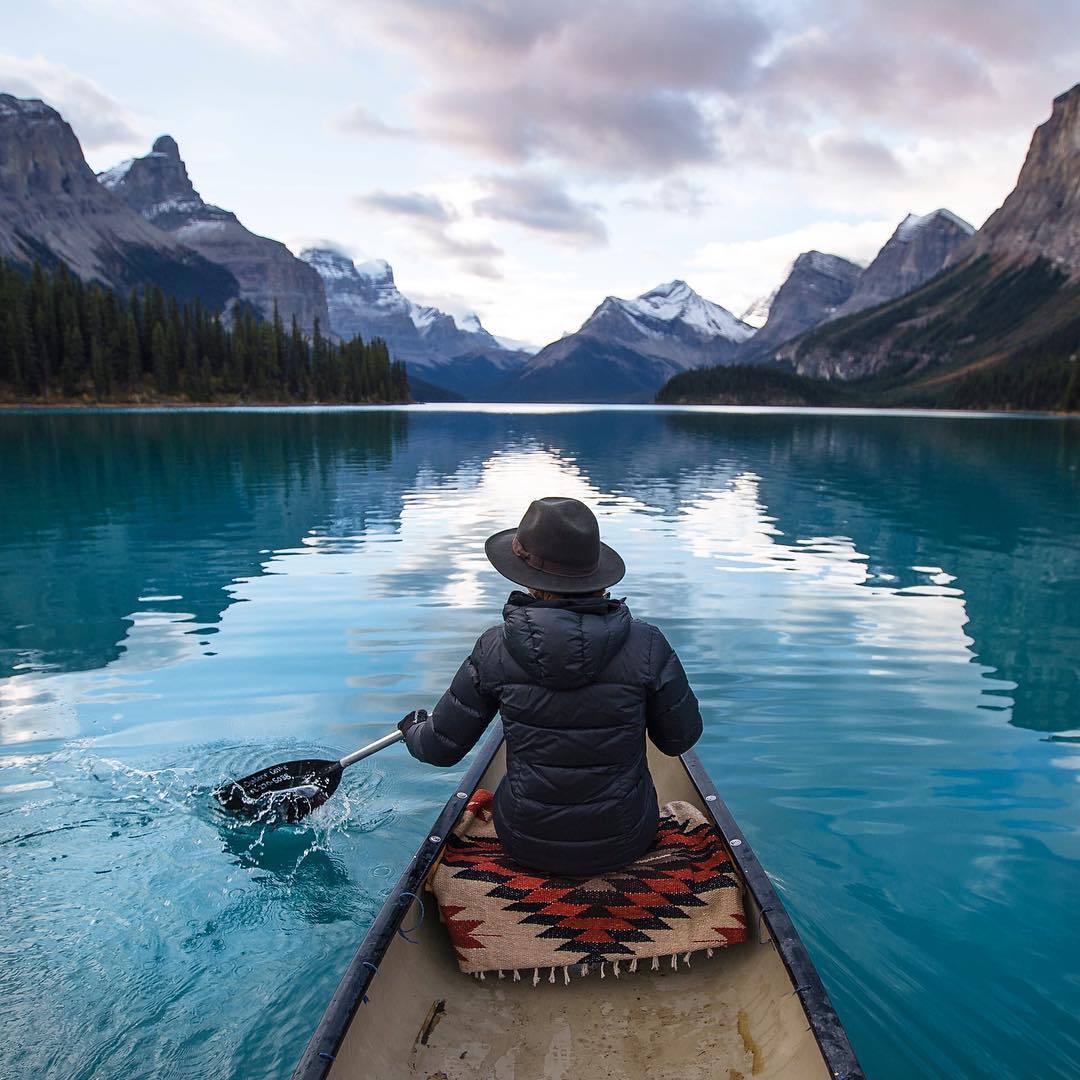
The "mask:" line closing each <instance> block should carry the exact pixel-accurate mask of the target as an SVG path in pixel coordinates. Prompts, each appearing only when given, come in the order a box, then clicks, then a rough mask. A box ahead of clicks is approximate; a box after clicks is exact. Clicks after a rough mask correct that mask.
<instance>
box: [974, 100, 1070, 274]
mask: <svg viewBox="0 0 1080 1080" xmlns="http://www.w3.org/2000/svg"><path fill="white" fill-rule="evenodd" d="M971 253H972V254H975V255H979V254H992V255H995V256H1011V257H1013V258H1015V259H1019V260H1024V259H1031V258H1045V259H1048V260H1049V261H1050V262H1051V263H1052V264H1053V265H1055V266H1057V267H1059V268H1061V269H1063V270H1064V271H1065V272H1066V273H1068V274H1069V275H1070V277H1071V278H1073V279H1074V280H1075V278H1076V276H1077V272H1078V270H1080V83H1077V84H1076V85H1075V86H1074V87H1073V88H1072V89H1071V90H1069V91H1067V92H1066V93H1064V94H1062V95H1061V96H1060V97H1058V98H1056V99H1055V101H1054V106H1053V111H1052V112H1051V114H1050V119H1049V120H1047V121H1046V123H1045V124H1042V125H1041V126H1040V127H1038V128H1036V129H1035V134H1034V136H1033V137H1032V140H1031V147H1030V149H1029V150H1028V154H1027V158H1026V159H1025V160H1024V165H1023V168H1022V169H1021V170H1020V176H1019V177H1018V178H1017V181H1016V187H1015V188H1014V189H1013V190H1012V192H1011V193H1010V194H1009V196H1008V197H1007V198H1006V199H1005V202H1004V203H1002V205H1001V207H1000V208H999V209H997V210H995V211H994V213H992V214H991V215H990V217H989V218H987V220H986V223H985V224H984V225H983V227H982V228H981V229H980V230H979V231H978V232H977V233H976V234H975V237H974V240H973V242H972V245H971Z"/></svg>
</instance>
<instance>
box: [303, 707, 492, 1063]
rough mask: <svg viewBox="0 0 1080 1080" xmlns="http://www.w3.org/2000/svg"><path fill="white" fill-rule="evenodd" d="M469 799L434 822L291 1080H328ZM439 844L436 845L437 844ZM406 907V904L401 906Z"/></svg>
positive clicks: (477, 765)
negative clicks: (372, 985)
mask: <svg viewBox="0 0 1080 1080" xmlns="http://www.w3.org/2000/svg"><path fill="white" fill-rule="evenodd" d="M502 741H503V733H502V723H501V722H498V721H497V722H496V725H495V729H494V730H493V731H492V732H491V734H490V735H489V736H488V737H487V738H486V739H485V740H484V742H483V744H482V745H481V747H480V751H479V753H478V754H477V755H476V758H475V760H474V761H473V763H472V764H471V765H470V766H469V768H468V771H467V772H466V773H465V775H464V776H463V777H462V778H461V781H460V783H459V784H458V788H457V790H458V791H467V792H469V794H470V795H471V794H472V792H473V791H474V790H475V789H476V787H477V786H478V785H479V783H480V778H481V777H482V776H483V775H484V773H485V772H486V771H487V769H488V766H489V765H490V764H491V761H492V759H493V758H494V757H495V754H496V753H497V752H498V749H499V747H500V746H501V745H502ZM467 803H468V799H459V798H458V797H457V795H456V794H454V795H451V796H450V798H449V800H448V801H447V803H446V805H445V806H444V807H443V808H442V811H441V813H440V814H439V816H438V817H437V818H436V819H435V824H434V825H433V826H432V828H431V832H430V833H429V834H428V837H427V839H426V840H424V842H423V843H422V844H421V845H420V847H419V849H418V850H417V852H416V854H415V855H414V856H413V857H412V860H411V861H410V862H409V865H408V866H407V867H406V868H405V871H404V873H402V875H401V877H400V878H399V879H398V883H397V884H396V885H395V886H394V888H393V891H392V892H391V893H390V894H389V895H388V896H387V898H386V900H385V902H384V903H383V906H382V908H380V910H379V914H378V915H377V916H376V917H375V921H374V922H373V923H372V924H371V926H370V928H369V929H368V932H367V933H366V934H365V935H364V940H363V941H362V942H360V947H359V948H358V949H357V950H356V953H355V955H354V956H353V958H352V960H351V961H350V963H349V966H348V967H347V968H346V969H345V974H344V975H342V977H341V981H340V982H339V983H338V985H337V989H336V990H335V991H334V996H333V997H332V998H331V999H330V1004H329V1005H327V1007H326V1010H325V1011H324V1012H323V1014H322V1018H321V1019H320V1020H319V1026H318V1027H317V1028H316V1029H315V1032H314V1034H313V1035H312V1036H311V1039H310V1040H309V1042H308V1044H307V1047H306V1048H305V1049H304V1053H303V1056H302V1057H301V1058H300V1061H299V1063H298V1064H297V1066H296V1069H295V1070H294V1071H293V1074H292V1080H325V1077H326V1075H327V1073H329V1071H330V1069H331V1068H332V1066H333V1064H334V1057H335V1056H336V1055H337V1052H338V1050H339V1049H340V1048H341V1044H342V1043H343V1042H344V1041H345V1035H346V1034H347V1032H348V1030H349V1025H350V1024H351V1023H352V1021H353V1017H354V1016H355V1015H356V1012H357V1010H358V1009H359V1008H360V1005H361V1004H362V1002H363V1000H364V995H365V994H366V993H367V989H368V987H369V986H370V985H371V980H372V979H374V978H375V974H376V972H377V971H378V969H379V964H380V962H381V961H382V958H383V956H384V955H385V954H386V950H387V949H388V948H389V947H390V943H391V942H392V941H393V940H394V935H395V934H396V933H397V932H398V930H400V929H401V923H402V921H403V920H404V918H405V913H406V912H407V911H408V910H409V908H410V907H411V906H412V903H413V898H414V897H416V896H419V895H420V894H421V893H420V890H421V889H422V888H423V884H424V881H425V880H426V879H427V876H428V874H429V873H431V868H432V867H433V866H434V865H435V862H436V860H437V859H438V857H439V856H440V855H441V854H442V850H443V848H444V847H445V846H446V837H447V834H448V833H449V832H450V830H451V829H453V827H454V826H455V825H456V824H457V822H458V819H459V818H460V817H461V815H462V814H463V813H464V812H465V806H466V804H467ZM436 837H437V838H438V839H437V840H436V839H435V838H436ZM403 900H404V901H405V902H404V903H402V901H403Z"/></svg>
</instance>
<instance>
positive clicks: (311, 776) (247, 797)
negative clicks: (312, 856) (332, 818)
mask: <svg viewBox="0 0 1080 1080" xmlns="http://www.w3.org/2000/svg"><path fill="white" fill-rule="evenodd" d="M341 772H342V769H341V765H340V764H339V763H338V762H336V761H327V760H325V759H322V758H302V759H300V760H298V761H283V762H281V763H279V764H277V765H271V766H270V767H269V768H266V769H260V770H259V771H258V772H254V773H252V774H251V775H250V776H245V777H244V778H243V779H242V780H233V781H232V782H231V783H228V784H223V785H222V786H221V787H219V788H218V789H217V791H215V792H214V798H215V799H217V801H218V802H219V803H220V804H221V806H222V807H223V808H224V809H226V810H228V811H229V812H230V813H233V814H239V815H241V816H242V817H249V818H255V819H256V820H258V821H265V822H276V821H287V822H292V821H299V820H300V819H301V818H302V817H306V816H307V815H308V814H310V813H311V811H312V810H314V809H315V808H316V807H319V806H322V804H323V803H324V802H326V800H327V799H329V798H330V796H331V795H333V794H334V792H335V791H337V788H338V784H340V783H341Z"/></svg>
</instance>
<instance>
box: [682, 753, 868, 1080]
mask: <svg viewBox="0 0 1080 1080" xmlns="http://www.w3.org/2000/svg"><path fill="white" fill-rule="evenodd" d="M681 757H682V763H683V765H684V766H685V767H686V771H687V772H688V773H689V775H690V779H691V781H692V782H693V784H694V787H695V788H696V789H697V792H698V794H699V795H700V796H701V798H702V801H703V803H704V805H705V808H706V810H707V811H708V813H709V816H710V817H711V818H712V820H713V824H714V825H715V826H716V827H717V829H719V831H720V834H721V836H723V838H724V842H725V843H726V844H727V846H728V850H729V852H730V853H731V857H732V859H733V860H734V862H735V865H736V867H737V868H738V870H739V873H740V874H741V876H742V878H743V881H744V882H745V884H746V887H747V890H748V891H749V892H750V894H751V895H752V896H753V898H754V900H755V902H756V903H757V905H758V908H759V909H760V912H761V914H760V916H759V918H760V922H761V923H763V924H764V925H765V926H766V927H767V929H768V931H769V935H770V936H771V937H772V940H773V945H774V946H775V948H776V951H777V953H779V955H780V959H781V960H782V961H783V964H784V967H785V968H786V969H787V972H788V975H789V976H790V978H791V981H792V985H793V986H794V987H795V993H796V994H798V996H799V1001H800V1002H801V1004H802V1007H803V1011H804V1012H805V1013H806V1019H807V1021H808V1022H809V1025H810V1029H811V1031H813V1033H814V1038H815V1039H816V1040H817V1044H818V1048H819V1049H820V1050H821V1055H822V1057H823V1058H824V1059H825V1064H826V1066H827V1067H828V1070H829V1072H830V1074H831V1075H832V1076H833V1077H834V1080H865V1074H864V1073H863V1070H862V1067H861V1066H860V1065H859V1061H858V1058H856V1056H855V1051H854V1050H853V1049H852V1046H851V1042H850V1040H849V1039H848V1036H847V1032H846V1031H845V1030H844V1026H843V1024H842V1023H841V1022H840V1017H839V1016H838V1015H837V1013H836V1009H835V1008H833V1004H832V1001H831V1000H830V998H829V994H828V991H826V989H825V985H824V983H822V981H821V976H820V975H819V974H818V972H817V968H816V967H814V962H813V961H812V960H811V959H810V954H809V953H808V952H807V951H806V946H805V945H803V943H802V939H801V938H800V937H799V932H798V931H797V930H796V929H795V925H794V923H792V921H791V917H790V916H789V915H788V913H787V909H786V908H785V907H784V904H783V901H782V900H781V899H780V897H779V895H778V894H777V892H776V889H775V888H774V887H773V883H772V882H771V881H770V880H769V875H768V874H766V872H765V868H764V867H763V866H762V865H761V863H760V862H758V859H757V856H756V855H755V854H754V849H753V848H752V847H751V846H750V841H749V840H747V839H746V837H745V836H744V835H743V832H742V829H740V828H739V826H738V824H737V822H736V821H735V818H734V816H733V815H732V813H731V811H730V810H729V809H728V808H727V804H726V803H725V802H724V800H723V799H721V798H720V794H719V792H718V791H717V790H716V785H715V784H713V782H712V779H711V778H710V777H709V774H708V772H707V771H706V770H705V766H704V765H702V763H701V759H700V758H699V757H698V756H697V754H695V753H694V751H693V750H688V751H687V752H686V753H685V754H683V755H681ZM732 840H737V841H738V843H737V844H734V845H733V844H732ZM755 929H756V928H755V927H747V930H748V931H749V933H751V934H752V933H754V931H755Z"/></svg>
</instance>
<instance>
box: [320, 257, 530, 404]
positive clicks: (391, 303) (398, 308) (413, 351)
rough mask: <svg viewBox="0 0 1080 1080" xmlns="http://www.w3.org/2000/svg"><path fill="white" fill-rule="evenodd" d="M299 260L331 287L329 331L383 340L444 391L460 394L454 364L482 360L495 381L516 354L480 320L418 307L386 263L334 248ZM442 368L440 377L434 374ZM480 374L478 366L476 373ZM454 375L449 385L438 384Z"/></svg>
mask: <svg viewBox="0 0 1080 1080" xmlns="http://www.w3.org/2000/svg"><path fill="white" fill-rule="evenodd" d="M300 258H301V259H303V260H304V262H306V263H307V264H308V265H309V266H311V267H312V268H313V269H314V270H316V271H317V272H318V274H319V276H320V277H321V278H322V280H323V285H324V287H325V288H326V299H327V303H328V305H329V309H330V326H331V328H332V329H333V330H334V332H335V333H337V334H340V335H341V336H342V337H353V336H354V335H356V334H359V335H360V336H361V337H363V338H365V339H366V338H371V337H381V338H383V340H384V341H386V342H387V344H388V345H389V346H390V349H391V351H392V353H393V354H394V356H395V357H397V358H398V359H401V360H405V361H407V362H408V363H409V364H410V366H413V367H420V368H423V369H424V372H425V374H424V377H425V378H428V377H431V378H433V379H434V380H435V381H436V383H437V385H441V386H443V388H444V389H454V390H455V391H456V390H458V389H459V384H458V382H457V381H455V380H454V377H453V376H452V375H451V373H450V372H449V371H447V370H446V369H447V368H448V367H449V366H454V365H450V363H449V362H450V361H454V360H455V359H456V358H459V357H462V356H464V355H465V354H469V355H470V357H471V358H472V360H473V361H477V360H478V359H480V358H482V362H481V364H480V367H481V368H485V365H486V368H485V370H486V374H487V375H489V376H490V374H491V371H493V370H501V369H502V368H503V367H504V366H505V365H506V364H507V363H509V362H511V358H513V357H514V356H515V353H514V352H513V351H511V350H507V349H505V348H504V347H503V346H502V345H501V344H500V343H499V342H498V341H497V340H496V339H495V338H494V337H492V336H491V334H489V333H488V332H487V330H485V329H484V327H483V326H482V325H481V323H480V320H479V319H478V318H477V317H476V315H469V316H465V317H463V318H461V319H455V318H454V317H453V316H451V315H448V314H447V313H446V312H444V311H440V310H439V308H437V307H431V306H429V305H423V304H417V303H414V302H413V301H412V300H410V299H409V298H408V297H407V296H405V295H404V294H403V293H402V292H401V290H400V289H398V287H397V284H396V282H395V281H394V270H393V267H391V265H390V264H389V263H388V262H387V261H386V260H385V259H368V260H366V261H364V262H359V263H354V262H353V260H352V259H351V258H349V256H348V255H346V254H345V253H344V252H342V251H341V250H339V249H338V248H335V247H326V246H322V247H308V248H304V250H303V251H301V252H300ZM434 369H439V373H438V374H437V375H435V376H432V375H431V371H432V370H434ZM471 370H473V373H474V374H475V373H476V371H477V370H478V369H477V368H476V367H475V365H474V367H473V368H472V369H471ZM444 376H450V378H451V381H452V382H453V385H451V384H450V383H446V382H443V383H439V382H438V379H439V378H443V377H444Z"/></svg>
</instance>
